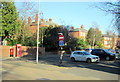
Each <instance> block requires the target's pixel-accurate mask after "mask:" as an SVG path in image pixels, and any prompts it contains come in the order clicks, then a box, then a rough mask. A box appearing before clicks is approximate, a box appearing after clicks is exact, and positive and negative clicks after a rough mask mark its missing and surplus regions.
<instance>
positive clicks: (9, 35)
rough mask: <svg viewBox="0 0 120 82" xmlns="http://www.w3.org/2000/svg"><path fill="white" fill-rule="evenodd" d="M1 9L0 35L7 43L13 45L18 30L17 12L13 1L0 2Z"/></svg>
mask: <svg viewBox="0 0 120 82" xmlns="http://www.w3.org/2000/svg"><path fill="white" fill-rule="evenodd" d="M1 11H2V36H3V37H4V38H5V39H6V40H7V41H8V43H9V45H14V43H15V36H16V33H18V30H19V22H18V21H17V20H18V14H19V13H18V12H17V10H16V7H15V5H14V2H1Z"/></svg>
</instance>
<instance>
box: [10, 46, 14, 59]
mask: <svg viewBox="0 0 120 82" xmlns="http://www.w3.org/2000/svg"><path fill="white" fill-rule="evenodd" d="M13 55H14V48H13V47H10V57H13Z"/></svg>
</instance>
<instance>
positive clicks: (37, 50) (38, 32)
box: [36, 0, 40, 63]
mask: <svg viewBox="0 0 120 82" xmlns="http://www.w3.org/2000/svg"><path fill="white" fill-rule="evenodd" d="M39 9H40V3H39V0H38V28H37V53H36V63H38V55H39V53H38V48H39Z"/></svg>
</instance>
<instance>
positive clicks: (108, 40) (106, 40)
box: [102, 34, 118, 49]
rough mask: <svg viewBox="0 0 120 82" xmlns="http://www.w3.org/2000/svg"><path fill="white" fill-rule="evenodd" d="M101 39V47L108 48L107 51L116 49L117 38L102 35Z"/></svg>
mask: <svg viewBox="0 0 120 82" xmlns="http://www.w3.org/2000/svg"><path fill="white" fill-rule="evenodd" d="M102 37H103V45H104V47H105V48H108V49H110V48H113V49H115V48H116V46H117V42H118V36H116V35H108V34H103V35H102Z"/></svg>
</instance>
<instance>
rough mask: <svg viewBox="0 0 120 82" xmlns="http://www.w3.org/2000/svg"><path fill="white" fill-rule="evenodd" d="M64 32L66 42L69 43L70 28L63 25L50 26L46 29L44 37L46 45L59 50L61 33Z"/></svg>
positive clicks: (48, 47)
mask: <svg viewBox="0 0 120 82" xmlns="http://www.w3.org/2000/svg"><path fill="white" fill-rule="evenodd" d="M58 33H63V35H64V38H65V39H64V43H65V44H68V41H69V35H68V30H67V29H66V28H64V27H62V26H60V27H54V28H50V27H49V28H48V29H46V31H45V37H44V46H45V47H46V48H47V49H51V50H58V49H59V34H58Z"/></svg>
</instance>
